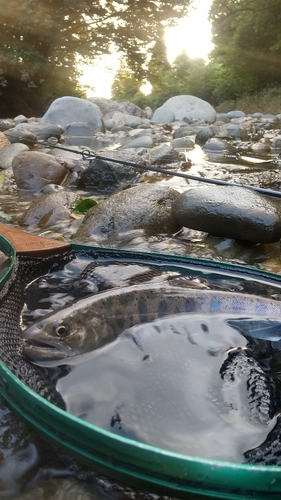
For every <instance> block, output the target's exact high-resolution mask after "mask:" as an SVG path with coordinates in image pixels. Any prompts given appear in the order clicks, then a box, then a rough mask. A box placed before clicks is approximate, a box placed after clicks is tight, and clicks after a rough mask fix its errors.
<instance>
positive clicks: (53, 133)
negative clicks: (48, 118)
mask: <svg viewBox="0 0 281 500" xmlns="http://www.w3.org/2000/svg"><path fill="white" fill-rule="evenodd" d="M34 133H35V136H36V139H37V141H48V139H50V137H55V138H56V139H57V140H58V141H59V140H60V138H61V134H62V129H61V127H59V126H58V125H47V127H44V128H42V129H41V130H38V131H37V132H34Z"/></svg>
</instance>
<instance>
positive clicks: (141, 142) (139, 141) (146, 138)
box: [122, 134, 153, 149]
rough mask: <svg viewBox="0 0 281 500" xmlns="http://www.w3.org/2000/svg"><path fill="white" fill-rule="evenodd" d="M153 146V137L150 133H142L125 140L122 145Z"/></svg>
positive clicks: (133, 146) (134, 146) (127, 146)
mask: <svg viewBox="0 0 281 500" xmlns="http://www.w3.org/2000/svg"><path fill="white" fill-rule="evenodd" d="M151 146H153V139H152V137H151V135H147V134H145V135H142V136H141V137H137V138H135V139H131V140H128V141H126V142H125V144H124V145H123V146H122V149H127V148H151Z"/></svg>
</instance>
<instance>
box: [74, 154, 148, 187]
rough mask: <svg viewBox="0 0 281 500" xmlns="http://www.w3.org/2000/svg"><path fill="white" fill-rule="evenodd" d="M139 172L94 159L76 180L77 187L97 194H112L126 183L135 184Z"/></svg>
mask: <svg viewBox="0 0 281 500" xmlns="http://www.w3.org/2000/svg"><path fill="white" fill-rule="evenodd" d="M139 177H140V171H137V170H136V169H134V168H133V167H129V166H127V165H121V164H116V163H110V162H108V161H104V160H99V159H96V158H95V159H94V160H92V161H91V162H90V164H89V166H88V168H86V169H85V170H83V171H82V172H81V173H80V175H79V178H78V181H77V187H78V188H86V189H93V190H96V191H98V192H99V193H112V192H113V191H115V189H117V188H118V187H120V186H122V185H123V184H126V183H127V182H135V181H136V180H137V179H138V178H139Z"/></svg>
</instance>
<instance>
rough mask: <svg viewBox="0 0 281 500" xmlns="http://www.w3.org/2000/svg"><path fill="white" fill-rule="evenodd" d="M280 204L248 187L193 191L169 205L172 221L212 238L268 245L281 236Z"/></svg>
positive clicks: (217, 187)
mask: <svg viewBox="0 0 281 500" xmlns="http://www.w3.org/2000/svg"><path fill="white" fill-rule="evenodd" d="M280 210H281V205H280V201H279V200H276V199H273V198H271V197H269V196H265V195H262V194H260V193H257V192H255V191H253V190H251V189H249V188H244V187H235V186H212V187H209V186H208V187H198V188H193V189H190V190H188V191H185V192H184V193H182V194H181V195H180V196H179V197H178V198H177V199H176V200H175V202H174V203H173V207H172V213H173V217H174V219H175V221H177V222H178V223H179V224H181V225H182V226H185V227H189V228H191V229H197V230H200V231H204V232H207V233H210V234H212V235H215V236H224V237H226V238H232V239H238V240H245V241H250V242H253V243H272V242H275V241H278V240H279V239H280V237H281V219H280Z"/></svg>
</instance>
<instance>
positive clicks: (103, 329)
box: [23, 284, 281, 362]
mask: <svg viewBox="0 0 281 500" xmlns="http://www.w3.org/2000/svg"><path fill="white" fill-rule="evenodd" d="M189 312H190V313H210V314H221V313H229V314H230V315H247V316H249V315H250V316H255V317H256V316H261V317H270V318H275V320H276V321H277V320H279V318H281V302H277V301H274V300H270V299H266V298H263V297H257V296H254V295H248V294H240V293H231V292H221V291H213V290H194V289H189V288H185V287H181V286H169V285H163V284H159V285H154V286H153V288H147V287H145V286H143V285H135V286H128V287H125V288H115V289H111V290H107V291H105V292H101V293H99V294H96V295H93V296H89V297H87V298H84V299H81V300H78V301H76V302H74V303H72V304H71V305H69V306H67V307H64V308H61V309H58V310H57V311H55V312H54V313H51V314H49V315H47V316H45V317H44V318H42V320H40V321H38V322H36V323H34V324H33V325H31V326H30V327H28V328H27V329H26V330H25V331H24V334H23V335H24V339H25V340H26V341H27V342H26V343H25V346H24V353H25V355H26V356H27V357H29V359H32V360H33V361H35V362H36V361H44V359H45V360H51V359H64V358H67V357H70V356H74V355H76V354H83V353H85V352H89V351H90V350H93V349H96V348H97V347H100V346H101V345H104V344H106V343H108V342H110V341H111V340H113V339H114V338H116V337H117V336H118V335H119V334H120V333H121V332H122V331H124V330H125V329H127V328H130V327H132V326H134V325H136V324H141V323H147V322H150V321H153V320H155V319H157V318H162V317H166V316H171V315H175V314H180V313H189ZM280 332H281V322H280Z"/></svg>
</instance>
